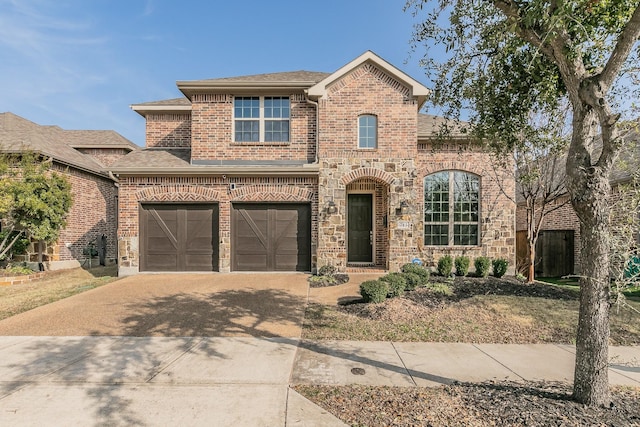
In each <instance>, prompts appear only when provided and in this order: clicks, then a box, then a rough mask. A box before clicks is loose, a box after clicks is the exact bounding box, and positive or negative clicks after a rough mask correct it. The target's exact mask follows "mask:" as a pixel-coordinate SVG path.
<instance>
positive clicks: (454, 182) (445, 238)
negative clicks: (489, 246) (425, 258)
mask: <svg viewBox="0 0 640 427" xmlns="http://www.w3.org/2000/svg"><path fill="white" fill-rule="evenodd" d="M479 210H480V178H479V177H478V176H476V175H473V174H471V173H467V172H460V171H444V172H437V173H434V174H432V175H428V176H426V177H425V178H424V244H425V245H432V246H454V245H455V246H476V245H478V243H479V241H480V226H479V221H480V214H479Z"/></svg>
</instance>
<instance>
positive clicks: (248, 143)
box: [231, 141, 291, 147]
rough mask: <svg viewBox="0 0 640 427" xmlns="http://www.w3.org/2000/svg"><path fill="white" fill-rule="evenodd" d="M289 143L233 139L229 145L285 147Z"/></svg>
mask: <svg viewBox="0 0 640 427" xmlns="http://www.w3.org/2000/svg"><path fill="white" fill-rule="evenodd" d="M289 145H291V142H260V141H258V142H250V141H248V142H236V141H233V142H232V143H231V146H232V147H233V146H268V147H286V146H289Z"/></svg>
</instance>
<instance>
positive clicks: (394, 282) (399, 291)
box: [380, 273, 407, 298]
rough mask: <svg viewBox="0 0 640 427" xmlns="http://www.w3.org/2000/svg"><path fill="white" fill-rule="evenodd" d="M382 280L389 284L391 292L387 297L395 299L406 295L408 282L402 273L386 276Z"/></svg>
mask: <svg viewBox="0 0 640 427" xmlns="http://www.w3.org/2000/svg"><path fill="white" fill-rule="evenodd" d="M380 280H383V281H385V282H387V283H388V284H389V292H388V293H387V297H389V298H394V297H399V296H400V295H403V294H404V291H405V289H406V288H407V281H406V279H405V278H404V276H403V275H402V273H389V274H387V275H386V276H382V277H381V278H380Z"/></svg>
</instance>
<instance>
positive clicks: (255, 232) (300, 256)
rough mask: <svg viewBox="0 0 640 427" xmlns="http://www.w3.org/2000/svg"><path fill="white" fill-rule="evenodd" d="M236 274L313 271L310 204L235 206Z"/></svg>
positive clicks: (233, 242)
mask: <svg viewBox="0 0 640 427" xmlns="http://www.w3.org/2000/svg"><path fill="white" fill-rule="evenodd" d="M231 244H232V260H231V262H232V268H233V270H234V271H310V270H311V206H310V205H309V204H275V203H274V204H267V205H265V204H234V205H233V209H232V241H231Z"/></svg>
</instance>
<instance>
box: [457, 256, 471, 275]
mask: <svg viewBox="0 0 640 427" xmlns="http://www.w3.org/2000/svg"><path fill="white" fill-rule="evenodd" d="M454 264H455V266H456V276H466V275H467V273H468V272H469V265H470V264H471V260H470V259H469V257H468V256H457V257H456V259H455V260H454Z"/></svg>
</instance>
